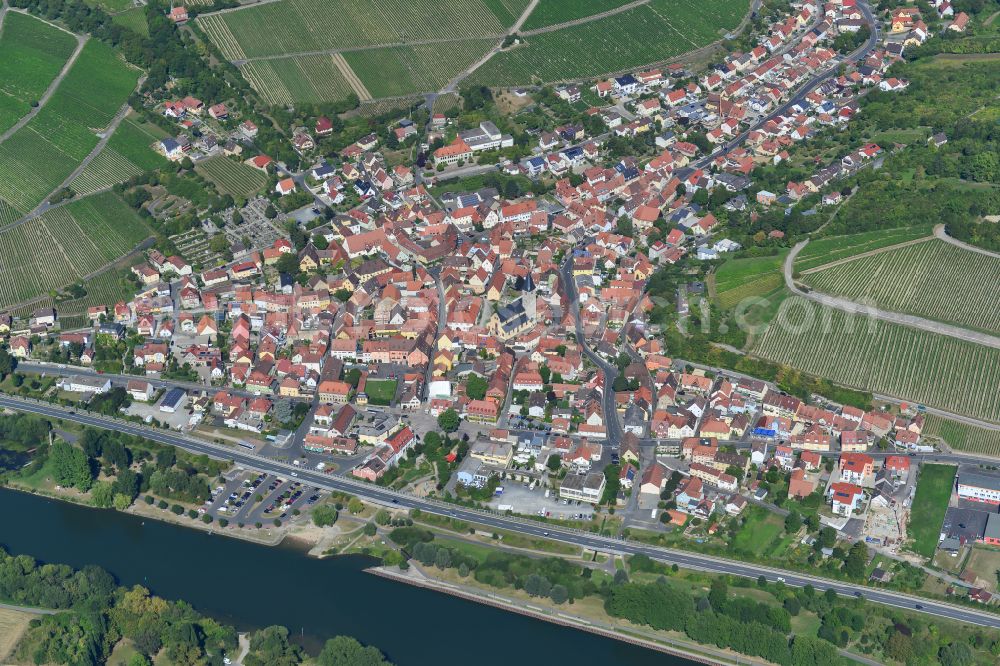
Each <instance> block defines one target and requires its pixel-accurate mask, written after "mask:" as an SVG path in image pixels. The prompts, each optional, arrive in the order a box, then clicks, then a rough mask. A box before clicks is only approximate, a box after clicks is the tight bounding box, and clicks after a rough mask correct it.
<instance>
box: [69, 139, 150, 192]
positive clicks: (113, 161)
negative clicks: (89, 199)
mask: <svg viewBox="0 0 1000 666" xmlns="http://www.w3.org/2000/svg"><path fill="white" fill-rule="evenodd" d="M140 173H142V169H140V168H139V167H137V166H136V165H135V164H133V163H132V162H130V161H129V160H127V159H126V158H125V157H123V156H122V155H121V154H120V153H118V152H117V151H115V150H114V149H113V148H108V147H105V148H104V150H102V151H101V152H100V153H98V155H97V157H95V158H94V159H93V160H92V161H91V162H90V164H88V165H87V166H86V168H85V169H84V170H83V171H81V172H80V175H78V176H77V177H76V178H74V179H73V182H71V183H70V184H69V187H70V189H72V190H73V191H74V192H76V193H77V194H79V195H84V194H91V193H93V192H97V191H98V190H103V189H105V188H108V187H111V186H112V185H115V184H117V183H123V182H125V181H126V180H128V179H129V178H131V177H132V176H137V175H139V174H140Z"/></svg>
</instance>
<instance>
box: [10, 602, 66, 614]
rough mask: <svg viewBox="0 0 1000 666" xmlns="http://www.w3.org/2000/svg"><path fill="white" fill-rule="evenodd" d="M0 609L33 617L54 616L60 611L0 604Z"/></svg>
mask: <svg viewBox="0 0 1000 666" xmlns="http://www.w3.org/2000/svg"><path fill="white" fill-rule="evenodd" d="M0 608H3V609H4V610H12V611H17V612H18V613H33V614H35V615H55V614H56V613H60V612H62V611H57V610H52V609H51V608H35V607H34V606H15V605H14V604H0Z"/></svg>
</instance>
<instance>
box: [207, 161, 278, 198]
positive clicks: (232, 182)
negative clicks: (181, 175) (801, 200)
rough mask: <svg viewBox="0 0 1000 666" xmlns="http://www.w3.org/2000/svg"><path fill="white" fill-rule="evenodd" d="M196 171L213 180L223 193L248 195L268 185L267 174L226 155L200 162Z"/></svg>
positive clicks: (238, 195) (236, 195)
mask: <svg viewBox="0 0 1000 666" xmlns="http://www.w3.org/2000/svg"><path fill="white" fill-rule="evenodd" d="M195 171H197V172H198V173H200V174H201V175H202V176H204V177H205V178H207V179H208V180H210V181H212V182H213V183H214V184H215V186H216V188H217V189H218V190H219V192H220V193H221V194H230V195H232V196H234V197H248V196H250V195H251V194H254V193H255V192H258V191H260V189H261V188H262V187H264V186H265V185H267V175H266V174H265V173H263V172H262V171H260V170H259V169H254V168H253V167H251V166H247V165H246V164H243V163H242V162H237V161H236V160H233V159H230V158H228V157H224V156H221V155H220V156H218V157H212V158H209V159H207V160H205V161H204V162H200V163H199V164H198V166H196V167H195Z"/></svg>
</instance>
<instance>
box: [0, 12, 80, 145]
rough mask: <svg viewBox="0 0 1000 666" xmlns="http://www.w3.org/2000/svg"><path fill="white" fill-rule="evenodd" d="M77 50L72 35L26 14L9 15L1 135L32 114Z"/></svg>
mask: <svg viewBox="0 0 1000 666" xmlns="http://www.w3.org/2000/svg"><path fill="white" fill-rule="evenodd" d="M75 48H76V39H74V38H73V35H71V34H69V33H68V32H66V31H64V30H60V29H59V28H56V27H54V26H52V25H50V24H48V23H45V22H44V21H42V20H40V19H37V18H35V17H33V16H29V15H27V14H20V13H18V12H7V16H6V18H4V22H3V34H2V35H0V132H3V131H6V130H7V129H9V128H11V127H12V126H13V125H14V123H16V122H17V121H18V120H19V119H20V118H22V117H23V116H24V115H25V114H27V113H28V112H29V111H30V110H31V103H32V102H33V101H35V100H37V99H38V98H39V97H41V96H42V94H43V93H44V92H45V90H46V89H47V88H48V87H49V85H50V84H51V83H52V80H53V79H55V78H56V76H57V75H58V74H59V71H60V70H61V69H62V68H63V66H64V65H65V64H66V61H67V60H68V59H69V57H70V56H71V55H72V54H73V49H75Z"/></svg>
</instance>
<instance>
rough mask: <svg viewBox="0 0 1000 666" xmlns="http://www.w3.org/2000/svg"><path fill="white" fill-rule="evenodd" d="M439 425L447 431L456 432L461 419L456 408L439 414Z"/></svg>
mask: <svg viewBox="0 0 1000 666" xmlns="http://www.w3.org/2000/svg"><path fill="white" fill-rule="evenodd" d="M437 420H438V426H439V427H440V428H441V430H444V431H445V432H455V431H456V430H458V425H459V422H460V419H459V418H458V412H456V411H455V410H454V409H450V408H449V409H446V410H444V411H443V412H441V413H440V414H439V415H438V419H437Z"/></svg>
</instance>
